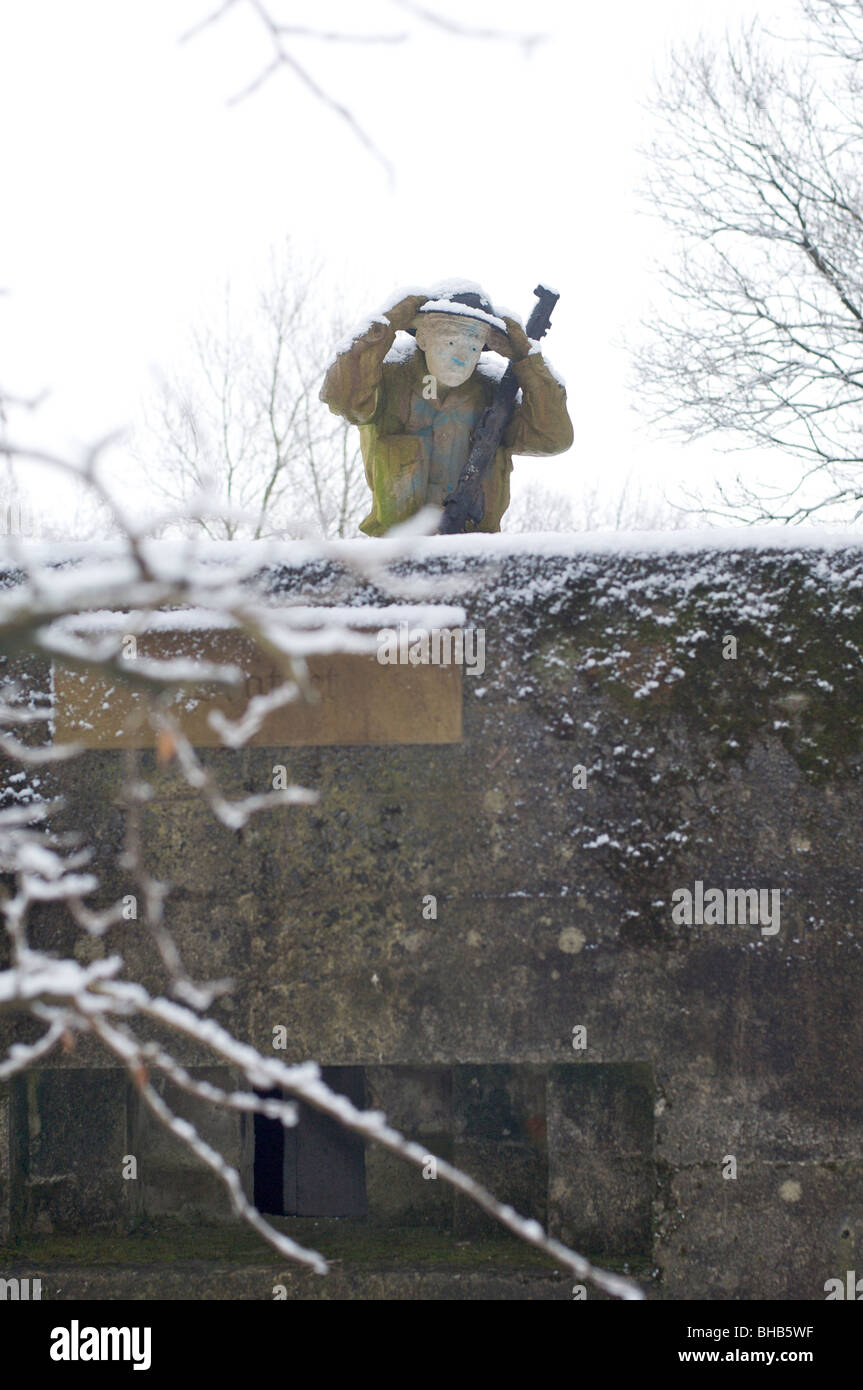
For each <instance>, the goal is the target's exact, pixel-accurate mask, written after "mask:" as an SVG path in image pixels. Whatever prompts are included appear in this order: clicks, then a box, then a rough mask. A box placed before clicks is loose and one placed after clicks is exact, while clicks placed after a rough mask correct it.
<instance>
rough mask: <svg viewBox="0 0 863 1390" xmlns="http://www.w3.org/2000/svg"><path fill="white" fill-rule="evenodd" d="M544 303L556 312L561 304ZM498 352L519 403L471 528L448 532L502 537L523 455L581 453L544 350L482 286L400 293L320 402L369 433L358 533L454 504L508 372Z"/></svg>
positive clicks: (478, 484) (379, 532)
mask: <svg viewBox="0 0 863 1390" xmlns="http://www.w3.org/2000/svg"><path fill="white" fill-rule="evenodd" d="M543 292H544V293H547V294H548V295H550V297H551V303H552V305H553V303H554V301H555V300H556V298H557V296H556V295H555V294H553V293H552V292H550V291H543ZM537 293H539V291H537ZM531 322H533V320H531V321H530V322H529V323H528V328H530V326H531ZM543 331H544V330H543ZM397 335H398V337H397ZM490 353H496V354H499V357H503V358H508V359H509V363H510V371H509V373H508V377H509V384H510V386H511V388H512V398H513V403H512V404H510V406H509V408H508V411H507V413H506V415H505V417H504V421H505V423H504V425H503V427H502V428H499V429H498V432H497V435H493V436H492V441H491V444H490V446H489V448H488V458H487V460H486V463H485V465H484V467H483V469H482V475H481V476H477V478H476V480H475V484H474V491H475V497H476V505H475V507H474V509H473V511H471V512H470V515H471V516H472V517H473V521H472V522H469V523H468V524H467V525H465V526H459V527H458V528H455V527H453V528H450V529H472V530H474V529H475V530H480V531H499V530H500V521H501V517H502V516H503V514H504V512H505V511H506V509H507V507H508V506H509V475H510V473H511V472H512V456H513V454H529V455H542V454H560V453H563V452H564V450H566V449H568V448H569V447H570V445H571V444H572V423H571V421H570V418H569V415H568V414H567V409H566V390H565V387H564V385H563V383H562V382H561V380H560V379H559V378H558V377H557V376H556V375H555V373H554V372H553V371H552V370H551V368H550V367H549V366H548V364H547V363H546V362H545V361H544V360H543V357H542V354H541V353H540V350H539V345H538V343H537V342H533V341H531V339H530V338H528V336H527V335H526V333H525V330H524V327H523V326H522V324H521V322H520V321H519V319H518V318H517V317H516V316H515V315H513V314H510V313H507V312H505V311H500V312H496V311H495V309H494V308H493V307H492V305H491V303H490V301H489V300H488V298H487V296H486V295H485V294H484V293H483V291H482V290H481V288H480V287H479V286H478V285H475V284H473V283H472V282H469V281H452V280H450V281H445V282H443V283H441V284H439V285H436V286H434V287H433V288H432V289H431V290H430V291H429V292H414V293H404V292H401V293H400V294H399V296H398V297H397V299H396V301H395V302H394V303H393V304H392V307H389V308H386V309H385V310H384V311H382V312H381V313H379V314H376V315H375V316H374V317H373V318H372V319H371V320H370V321H369V322H368V324H367V325H365V326H364V327H363V328H362V329H361V330H360V331H359V332H358V333H357V334H356V335H355V336H353V337H352V338H351V339H350V340H349V341H347V342H345V343H343V344H340V345H339V348H338V349H337V351H336V355H335V358H334V359H333V361H332V363H331V365H330V367H329V368H328V370H327V374H326V377H325V380H324V385H323V388H322V390H321V400H322V401H324V402H325V403H326V404H327V405H328V406H329V407H330V410H332V411H333V412H334V413H335V414H337V415H342V416H344V417H345V419H347V420H350V421H351V422H352V423H353V424H355V425H358V426H359V430H360V444H361V448H362V455H363V461H364V464H365V470H366V479H367V481H368V484H369V487H370V488H371V490H372V507H371V511H370V512H369V514H368V516H367V517H366V518H365V519H364V520H363V521H362V522H361V523H360V530H361V531H364V532H365V533H366V535H369V536H383V535H385V534H386V532H387V531H388V530H389V529H390V527H391V526H395V525H396V524H397V523H399V522H403V521H406V520H407V519H408V518H409V517H411V516H413V515H414V513H415V512H417V511H419V509H420V508H421V507H423V506H426V505H428V504H431V505H434V506H439V507H442V508H445V507H446V506H447V505H448V502H452V501H453V499H454V497H455V495H456V489H457V488H458V485H459V479H460V477H462V475H463V471H464V469H465V465H466V464H467V462H468V459H469V456H471V448H472V442H473V439H474V435H475V432H476V430H477V425H478V424H479V422H480V421H481V419H482V418H483V416H484V412H485V413H487V408H488V407H490V406H491V405H492V403H493V401H494V399H495V393H496V391H497V392H498V394H499V386H500V382H501V379H502V376H503V373H504V368H505V367H506V363H502V362H501V361H500V360H499V358H498V359H497V360H495V358H493V357H491V356H490V355H488V354H490ZM513 376H514V378H515V379H513Z"/></svg>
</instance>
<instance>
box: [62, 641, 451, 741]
mask: <svg viewBox="0 0 863 1390" xmlns="http://www.w3.org/2000/svg"><path fill="white" fill-rule="evenodd" d="M136 643H137V656H136V658H135V659H136V660H144V659H151V660H161V661H168V660H176V659H178V658H181V659H182V658H186V659H188V660H192V659H194V660H196V661H207V662H211V663H214V664H216V665H219V666H237V667H239V668H240V669H241V670H242V672H243V682H242V685H241V686H240V687H239V688H238V689H236V690H233V689H229V690H225V689H223V688H219V687H217V686H214V685H209V686H207V685H206V684H199V685H194V686H191V685H190V686H188V687H187V688H186V689H185V690H184V691H183V693H182V694H181V695H180V697H179V698H178V699H177V700H175V701H174V703H173V704H172V705H170V706H169V709H170V712H171V713H172V714H173V715H174V717H175V718H176V719H177V721H178V723H179V726H180V728H181V730H182V732H183V733H184V734H185V735H186V737H187V738H188V739H189V740H190V742H191V743H192V744H193V745H194V746H195V747H198V748H210V747H221V746H222V740H221V739H220V737H219V734H218V733H217V731H216V729H214V728H213V727H212V725H211V723H210V715H211V714H212V713H215V712H218V713H219V714H221V715H223V716H224V717H225V718H226V719H229V720H231V721H235V720H237V719H240V718H241V717H242V715H243V714H244V712H245V710H246V707H247V705H248V703H249V701H250V700H251V699H252V698H253V697H254V696H257V695H267V694H269V693H270V692H271V691H272V690H274V689H276V688H277V687H278V686H280V685H282V684H283V683H284V682H285V681H287V680H290V678H291V672H290V669H289V667H288V664H287V662H285V663H284V664H282V663H281V662H280V661H279V660H277V659H275V658H272V657H269V656H266V655H263V654H262V653H261V652H260V650H259V649H257V648H256V647H255V646H254V645H253V644H252V643H251V642H250V641H249V640H248V639H247V638H245V637H243V636H242V635H241V634H238V633H235V632H230V631H220V630H217V629H214V630H212V631H209V632H207V631H203V632H202V631H200V630H192V631H186V630H179V631H176V632H153V633H147V634H145V635H143V636H141V637H139V638H137V639H136ZM307 665H308V670H309V678H310V681H311V685H312V687H313V689H314V691H315V692H316V695H317V699H316V700H315V701H314V702H311V701H307V700H304V699H301V700H296V701H294V702H292V703H290V704H287V705H282V706H280V707H279V708H278V709H274V710H272V711H271V712H270V713H269V714H268V715H267V716H266V718H265V719H264V721H263V723H262V724H261V727H260V728H259V729H258V730H257V732H255V733H254V734H252V735H251V737H250V738H249V739H248V741H247V742H248V745H249V746H255V745H257V746H259V747H261V746H263V747H266V748H278V747H280V746H284V747H302V746H304V745H317V746H333V745H338V744H358V745H363V744H370V745H381V744H384V745H395V744H401V743H407V744H421V743H458V742H459V741H460V740H461V737H462V722H461V696H462V672H461V667H460V666H458V665H434V664H431V663H429V664H426V665H423V664H418V665H415V666H413V665H410V664H399V663H391V664H381V663H380V662H379V661H378V660H377V658H376V657H375V655H374V654H366V653H356V652H335V653H326V654H322V655H319V656H312V657H309V658H308V659H307ZM134 667H135V662H134V661H133V660H130V661H129V670H130V675H134V673H135V671H134ZM54 702H55V731H56V734H55V736H56V738H57V740H58V741H61V742H72V741H75V742H78V743H81V744H83V745H84V746H85V747H86V748H130V747H131V748H149V747H152V746H153V743H154V737H155V736H154V733H153V730H152V728H151V727H150V725H149V723H148V721H147V717H146V713H147V703H146V697H145V695H144V694H143V693H142V692H141V690H140V689H139V688H136V687H135V686H134V685H132V684H124V683H123V682H122V681H120V680H113V679H111V680H101V679H99V680H96V679H94V677H93V676H92V675H91V674H90V673H89V672H81V671H78V670H74V669H72V668H70V667H68V666H63V665H62V664H60V663H56V664H55V666H54Z"/></svg>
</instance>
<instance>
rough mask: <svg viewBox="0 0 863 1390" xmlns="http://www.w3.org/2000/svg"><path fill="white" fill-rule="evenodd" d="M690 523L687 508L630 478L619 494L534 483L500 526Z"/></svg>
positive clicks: (627, 527)
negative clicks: (571, 491)
mask: <svg viewBox="0 0 863 1390" xmlns="http://www.w3.org/2000/svg"><path fill="white" fill-rule="evenodd" d="M688 524H690V518H689V516H688V514H687V512H686V511H685V510H683V509H681V508H680V507H675V506H674V505H673V504H672V503H671V502H668V501H666V500H665V498H664V497H659V498H657V497H651V496H648V495H647V494H646V493H645V491H644V488H643V486H642V485H641V484H640V483H636V482H634V481H633V479H632V477H631V476H630V477H628V478H626V480H625V481H624V484H623V486H622V488H621V489H620V492H619V493H618V494H617V496H616V497H611V496H609V494H608V492H607V491H601V490H600V489H599V488H598V487H596V486H593V487H588V488H584V489H582V490H581V491H580V492H579V494H578V496H577V497H573V496H570V495H569V494H567V493H565V492H559V491H557V490H555V489H554V488H547V487H542V486H541V485H540V484H537V483H532V484H531V485H530V486H529V487H526V488H525V489H524V491H523V492H520V493H519V494H518V495H517V496H516V497H515V498H514V500H513V502H512V504H511V505H510V507H509V509H508V510H507V511H506V513H505V514H504V518H503V524H502V526H501V530H503V531H508V532H522V531H575V532H581V531H679V530H680V529H681V527H684V526H686V525H688Z"/></svg>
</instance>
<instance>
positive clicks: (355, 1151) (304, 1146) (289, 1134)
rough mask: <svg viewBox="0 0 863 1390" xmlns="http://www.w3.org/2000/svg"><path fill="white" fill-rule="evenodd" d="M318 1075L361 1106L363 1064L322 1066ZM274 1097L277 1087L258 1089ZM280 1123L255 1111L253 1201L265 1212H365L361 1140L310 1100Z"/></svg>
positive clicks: (364, 1174) (344, 1214)
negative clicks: (290, 1120) (292, 1120)
mask: <svg viewBox="0 0 863 1390" xmlns="http://www.w3.org/2000/svg"><path fill="white" fill-rule="evenodd" d="M321 1076H322V1079H323V1080H324V1081H325V1082H326V1084H327V1085H328V1086H329V1087H330V1089H331V1090H333V1091H335V1092H336V1093H337V1094H338V1095H342V1096H346V1097H347V1099H348V1100H350V1101H352V1102H353V1103H354V1105H356V1106H357V1107H359V1108H360V1109H365V1107H366V1082H365V1069H364V1068H363V1067H322V1068H321ZM258 1094H259V1095H266V1096H268V1097H275V1098H279V1097H280V1096H281V1092H280V1091H259V1092H258ZM299 1110H300V1118H299V1122H298V1123H297V1124H296V1125H294V1126H293V1127H292V1128H290V1129H285V1128H284V1127H283V1125H282V1124H281V1123H280V1121H279V1120H270V1119H268V1118H267V1117H266V1116H265V1115H256V1116H255V1165H254V1185H255V1205H256V1206H257V1208H258V1210H259V1211H262V1212H264V1213H265V1214H266V1215H269V1216H353V1217H361V1216H365V1215H366V1212H367V1210H368V1206H367V1201H366V1161H365V1144H364V1142H363V1140H362V1139H361V1138H360V1137H359V1136H358V1135H356V1134H352V1133H351V1132H350V1131H349V1130H346V1129H345V1128H344V1127H343V1126H342V1125H340V1124H339V1123H338V1121H337V1120H331V1119H330V1118H329V1116H327V1115H322V1114H321V1113H320V1111H317V1110H315V1109H314V1108H313V1107H312V1106H310V1105H303V1104H301V1105H300V1107H299Z"/></svg>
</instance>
